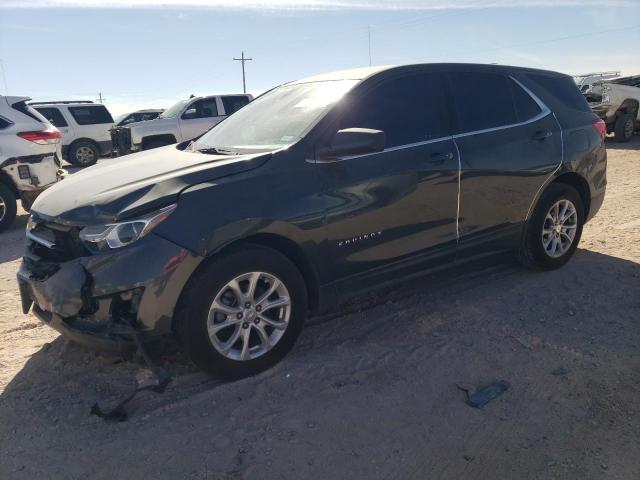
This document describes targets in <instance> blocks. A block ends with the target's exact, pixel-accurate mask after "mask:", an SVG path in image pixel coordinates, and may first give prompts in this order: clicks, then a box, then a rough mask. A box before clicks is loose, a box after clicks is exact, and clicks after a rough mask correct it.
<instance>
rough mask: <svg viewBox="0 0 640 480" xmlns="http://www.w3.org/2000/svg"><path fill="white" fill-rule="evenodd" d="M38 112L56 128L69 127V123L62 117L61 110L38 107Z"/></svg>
mask: <svg viewBox="0 0 640 480" xmlns="http://www.w3.org/2000/svg"><path fill="white" fill-rule="evenodd" d="M36 110H38V111H39V112H40V113H41V114H42V115H43V116H44V118H46V119H47V120H49V122H50V123H52V124H53V126H55V127H58V128H60V127H68V126H69V124H68V123H67V121H66V120H65V119H64V117H63V116H62V113H60V110H58V109H57V108H49V107H36Z"/></svg>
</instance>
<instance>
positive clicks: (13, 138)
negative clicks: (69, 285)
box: [0, 95, 64, 232]
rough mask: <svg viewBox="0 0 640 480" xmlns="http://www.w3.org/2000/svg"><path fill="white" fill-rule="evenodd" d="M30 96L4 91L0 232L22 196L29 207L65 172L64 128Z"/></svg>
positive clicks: (0, 123) (0, 119)
mask: <svg viewBox="0 0 640 480" xmlns="http://www.w3.org/2000/svg"><path fill="white" fill-rule="evenodd" d="M29 100H31V99H30V98H29V97H4V96H2V95H0V232H2V231H3V230H6V229H7V228H8V227H9V225H11V224H12V223H13V220H14V219H15V217H16V211H17V207H16V201H17V200H18V199H20V200H21V202H22V207H23V208H24V209H25V210H27V211H29V209H30V208H31V205H32V204H33V201H34V200H35V199H36V197H37V196H38V195H39V194H40V193H42V191H43V190H44V189H46V188H48V187H50V186H51V185H53V184H54V183H56V182H57V181H58V180H60V179H61V178H62V176H63V174H64V171H63V170H62V169H61V168H60V157H59V155H60V131H59V130H58V129H57V128H56V127H54V126H53V125H51V124H50V123H49V122H48V121H47V120H46V119H45V118H44V117H43V116H42V115H40V114H39V113H38V112H37V111H35V110H34V109H33V108H31V107H30V106H29V105H27V103H26V102H27V101H29Z"/></svg>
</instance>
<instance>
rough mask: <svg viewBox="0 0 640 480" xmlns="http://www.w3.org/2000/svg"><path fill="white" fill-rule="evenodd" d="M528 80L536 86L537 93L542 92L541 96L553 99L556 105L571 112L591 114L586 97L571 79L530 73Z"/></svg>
mask: <svg viewBox="0 0 640 480" xmlns="http://www.w3.org/2000/svg"><path fill="white" fill-rule="evenodd" d="M527 78H528V79H529V80H531V81H532V82H534V83H535V84H536V87H537V88H536V90H535V91H537V90H538V89H539V90H541V92H540V95H544V96H548V97H551V98H552V99H553V100H554V103H559V104H560V105H562V106H563V107H564V108H568V109H570V110H577V111H579V112H589V113H590V112H591V108H590V107H589V104H588V103H587V101H586V100H585V98H584V95H582V93H580V90H579V89H578V86H577V85H576V84H575V82H574V81H573V79H572V78H571V77H565V76H560V75H544V74H539V73H528V74H527ZM545 103H546V102H545Z"/></svg>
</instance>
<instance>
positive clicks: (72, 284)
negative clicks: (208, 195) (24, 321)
mask: <svg viewBox="0 0 640 480" xmlns="http://www.w3.org/2000/svg"><path fill="white" fill-rule="evenodd" d="M34 251H37V252H41V253H42V247H41V246H40V247H38V249H36V250H34ZM198 263H199V259H198V258H197V257H194V256H193V255H192V254H191V253H189V252H188V251H186V250H184V249H183V248H181V247H179V246H177V245H175V244H173V243H172V242H169V241H167V240H165V239H163V238H160V237H156V236H154V235H153V234H151V235H149V236H147V237H145V238H144V239H142V240H140V241H139V242H137V243H136V244H134V245H131V246H129V247H125V248H122V249H118V250H113V251H109V252H105V253H99V254H95V255H87V256H81V257H78V258H72V259H70V260H67V261H52V260H51V259H43V258H42V257H39V256H36V255H35V254H34V253H33V251H30V246H29V245H28V246H27V254H25V257H24V258H23V262H22V265H21V266H20V270H19V271H18V285H19V287H20V295H21V298H22V308H23V311H24V312H25V313H28V312H29V311H30V310H31V311H32V312H33V313H34V315H35V316H36V317H38V319H40V320H41V321H42V322H44V323H46V324H47V325H49V326H50V327H52V328H54V329H55V330H57V331H59V332H60V333H62V334H63V335H65V336H66V337H68V338H70V339H71V340H73V341H75V342H77V343H81V344H84V345H86V346H89V347H92V348H100V349H108V350H117V351H123V350H129V349H134V348H135V347H136V343H135V342H136V338H135V337H136V336H137V337H138V340H140V341H143V342H146V341H148V340H151V339H153V338H157V337H160V336H163V335H166V334H170V333H171V331H172V324H171V319H172V316H173V311H174V309H175V306H176V303H177V300H178V298H179V295H180V293H181V290H182V286H183V285H184V284H185V283H186V281H187V279H188V278H189V277H190V275H191V273H192V272H193V271H194V270H195V268H196V266H197V265H198Z"/></svg>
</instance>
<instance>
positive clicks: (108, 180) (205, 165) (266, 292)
mask: <svg viewBox="0 0 640 480" xmlns="http://www.w3.org/2000/svg"><path fill="white" fill-rule="evenodd" d="M604 133H605V126H604V124H603V122H602V121H601V120H599V119H598V118H597V117H596V116H595V115H594V114H593V113H592V112H591V110H590V108H589V106H588V104H587V102H586V101H585V99H584V98H583V96H582V95H581V94H580V92H579V91H578V89H577V87H576V85H575V83H574V82H573V80H572V78H571V77H569V76H566V75H561V74H558V73H554V72H548V71H540V70H532V69H526V68H515V67H504V66H495V65H462V64H432V65H409V66H401V67H392V68H366V69H360V70H352V71H345V72H337V73H330V74H326V75H320V76H317V77H313V78H308V79H304V80H300V81H296V82H292V83H288V84H286V85H281V86H279V87H277V88H274V89H273V90H271V91H269V92H267V93H265V94H264V95H262V96H260V97H259V98H257V99H256V100H255V101H254V102H252V103H250V104H249V105H247V106H246V107H244V108H242V109H241V110H239V111H238V112H237V113H235V114H233V115H231V116H230V117H229V118H227V119H226V120H224V121H223V122H222V123H220V124H218V125H217V126H215V127H214V128H213V129H211V130H210V131H208V132H207V133H205V134H204V135H203V136H202V137H200V138H199V139H197V140H196V141H193V142H185V143H182V144H178V145H172V146H167V147H163V148H159V149H156V150H151V151H148V152H142V153H139V154H135V155H134V156H132V157H131V159H130V160H127V161H126V162H118V161H111V162H105V164H104V165H99V166H96V167H91V168H89V169H86V170H85V171H83V172H80V173H78V174H75V175H73V176H71V177H70V178H69V179H67V180H65V181H64V182H61V183H60V184H59V185H57V186H55V187H53V188H51V189H49V190H48V191H47V192H45V193H44V194H43V195H42V196H41V197H40V198H39V199H38V200H37V202H36V203H35V204H34V205H33V209H32V212H33V213H32V216H31V218H30V220H29V224H28V227H27V237H28V246H27V251H26V254H25V256H24V260H23V263H22V266H21V269H20V272H19V274H18V280H19V283H20V288H21V293H22V301H23V308H24V311H25V313H26V312H28V311H29V310H30V309H31V308H32V306H33V312H34V313H35V315H37V316H38V317H39V318H40V319H42V321H44V322H46V323H47V324H49V325H51V326H52V327H53V328H56V329H58V330H59V331H61V332H62V333H63V334H65V335H68V336H69V337H71V338H73V339H75V340H78V341H82V342H84V343H91V344H96V345H98V344H99V345H119V346H127V345H131V344H133V340H135V339H136V338H137V339H138V340H140V341H146V340H149V339H152V338H156V337H158V336H160V335H167V334H176V335H177V336H178V338H179V339H180V341H181V342H182V345H183V346H184V348H185V349H186V351H187V352H188V353H189V355H190V356H191V358H192V359H193V360H194V361H195V363H197V364H198V365H199V366H201V367H202V368H204V369H206V370H207V371H210V372H215V373H220V374H223V375H226V376H229V377H238V376H244V375H249V374H253V373H256V372H258V371H260V370H262V369H264V368H267V367H269V366H270V365H273V364H274V363H275V362H276V361H278V360H279V359H280V358H282V357H283V356H284V355H285V354H286V353H287V352H288V351H289V350H290V349H291V347H292V346H293V344H294V342H295V339H296V338H297V336H298V334H299V333H300V331H301V329H302V325H303V322H304V319H305V317H306V316H307V312H308V311H309V310H312V311H319V310H325V309H327V308H331V307H334V306H335V305H336V304H338V303H339V302H340V301H341V300H343V299H345V298H347V297H349V296H352V295H355V294H358V293H361V292H364V291H367V290H370V289H372V288H373V287H377V286H381V285H388V284H390V283H391V282H395V281H398V280H401V279H403V278H407V277H410V276H414V275H418V274H424V273H426V272H429V271H433V270H434V269H436V268H442V267H443V266H444V267H446V266H452V265H457V264H461V263H463V262H468V261H470V260H473V259H477V258H480V257H486V256H487V255H490V254H493V253H497V252H504V251H513V252H515V253H516V254H517V255H518V257H519V259H520V260H521V262H522V263H523V264H524V265H526V266H528V267H531V268H535V269H542V270H549V269H554V268H558V267H560V266H562V265H563V264H564V263H566V262H567V261H568V260H569V258H570V257H571V256H572V255H573V253H574V251H575V249H576V247H577V245H578V242H579V240H580V235H581V232H582V227H583V225H584V223H585V222H587V221H588V220H589V219H590V218H591V217H593V216H594V215H595V214H596V212H597V211H598V209H599V208H600V206H601V204H602V201H603V199H604V194H605V185H606V151H605V148H604Z"/></svg>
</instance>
